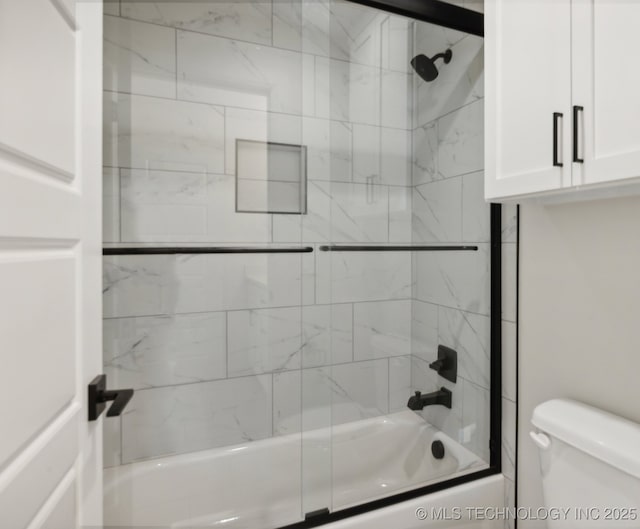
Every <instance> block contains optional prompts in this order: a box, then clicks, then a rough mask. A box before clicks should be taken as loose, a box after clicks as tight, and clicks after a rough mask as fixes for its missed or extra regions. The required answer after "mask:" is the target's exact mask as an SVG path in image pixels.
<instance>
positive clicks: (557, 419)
mask: <svg viewBox="0 0 640 529" xmlns="http://www.w3.org/2000/svg"><path fill="white" fill-rule="evenodd" d="M531 422H532V423H533V425H534V426H535V427H536V429H537V432H531V438H532V439H533V441H534V442H535V444H536V445H537V446H538V448H539V449H540V469H541V473H542V487H543V491H544V501H545V505H544V510H545V511H546V513H545V516H546V520H547V527H549V528H551V529H553V528H557V527H562V528H564V529H569V528H576V529H577V528H585V527H588V528H592V529H595V528H600V527H602V528H609V527H611V528H613V527H616V528H625V529H626V528H631V527H633V528H636V529H638V528H640V425H639V424H636V423H634V422H631V421H628V420H626V419H623V418H621V417H617V416H615V415H612V414H610V413H607V412H605V411H602V410H599V409H597V408H593V407H591V406H587V405H586V404H582V403H580V402H576V401H572V400H567V399H555V400H550V401H547V402H544V403H542V404H540V405H539V406H537V407H536V409H535V410H534V412H533V417H532V420H531Z"/></svg>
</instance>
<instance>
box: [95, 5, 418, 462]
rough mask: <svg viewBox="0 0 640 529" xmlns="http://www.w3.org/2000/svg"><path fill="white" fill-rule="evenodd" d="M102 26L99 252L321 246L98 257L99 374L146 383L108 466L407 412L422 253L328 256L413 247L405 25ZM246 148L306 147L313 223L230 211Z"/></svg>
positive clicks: (353, 10) (312, 10) (114, 19)
mask: <svg viewBox="0 0 640 529" xmlns="http://www.w3.org/2000/svg"><path fill="white" fill-rule="evenodd" d="M104 23H105V26H104V29H105V50H104V58H105V66H104V90H105V97H104V166H105V167H104V241H105V243H106V244H108V245H111V246H118V245H125V246H126V245H159V244H160V245H162V244H166V245H176V244H179V245H202V244H207V245H208V244H214V245H220V244H230V245H233V244H240V245H269V244H284V245H300V244H305V245H312V246H313V247H314V249H315V252H314V253H312V254H277V255H179V256H111V257H106V258H105V259H104V317H105V320H104V363H105V372H106V373H107V375H108V377H109V379H110V380H111V381H112V383H113V384H116V385H119V386H122V387H134V388H135V389H136V390H137V391H136V395H135V397H134V401H133V402H132V405H131V406H130V407H128V409H127V410H126V412H125V414H124V415H123V416H122V419H121V420H110V422H109V426H108V427H107V430H108V435H106V436H105V439H106V442H105V450H106V454H105V461H106V462H107V464H108V465H110V466H111V465H118V464H125V463H129V462H132V461H139V460H143V459H148V458H153V457H158V456H162V455H167V454H175V453H183V452H189V451H193V450H199V449H203V448H211V447H217V446H224V445H229V444H235V443H240V442H243V441H246V440H253V439H256V440H257V439H262V438H265V437H271V436H273V435H284V434H287V433H292V432H297V431H300V430H301V429H305V430H307V429H310V428H316V427H320V426H326V425H329V424H339V423H341V422H346V421H352V420H356V419H359V418H365V417H372V416H376V415H380V414H385V413H388V412H389V411H390V410H397V409H402V408H403V407H404V405H405V403H406V398H407V395H408V392H409V389H410V387H409V386H410V382H411V380H410V367H411V362H410V354H411V306H412V301H411V297H412V290H413V289H412V277H411V266H412V261H411V257H410V254H387V253H382V254H380V255H375V256H373V255H360V254H340V255H339V254H330V253H326V252H320V251H318V250H319V245H320V244H321V243H326V242H337V243H339V242H359V243H363V242H372V243H396V242H398V243H408V242H410V241H411V237H412V235H411V207H412V200H411V193H412V189H413V187H412V174H411V172H412V170H411V165H412V162H411V150H412V145H411V142H412V125H411V121H412V118H411V113H412V105H413V97H412V90H413V80H412V73H411V71H410V68H409V63H408V61H409V59H410V56H409V55H410V53H411V47H412V42H411V40H412V25H411V23H410V22H409V21H408V20H406V19H403V18H400V17H396V16H393V15H389V14H384V13H381V12H377V11H374V10H372V9H367V8H363V7H361V6H357V5H354V4H349V3H346V2H341V1H335V0H332V1H324V0H323V1H319V2H318V1H313V2H306V1H305V2H271V1H267V2H261V1H256V2H247V3H244V2H211V3H199V2H188V3H177V2H147V1H128V0H122V1H120V2H119V3H115V4H110V5H109V9H108V10H107V11H106V13H105V21H104ZM237 139H249V140H259V141H273V142H280V143H289V144H304V145H305V146H306V147H307V178H308V195H307V201H308V212H307V214H306V215H302V216H299V215H283V214H249V213H247V214H242V213H236V211H235V192H236V188H235V186H236V182H235V174H236V152H235V149H236V140H237ZM303 411H304V413H303Z"/></svg>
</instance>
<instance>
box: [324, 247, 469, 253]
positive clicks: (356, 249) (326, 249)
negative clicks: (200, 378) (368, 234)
mask: <svg viewBox="0 0 640 529" xmlns="http://www.w3.org/2000/svg"><path fill="white" fill-rule="evenodd" d="M477 250H478V247H477V246H464V245H462V246H461V245H458V246H451V245H449V246H372V245H358V246H346V245H335V246H330V245H329V246H327V245H325V246H320V251H321V252H475V251H477Z"/></svg>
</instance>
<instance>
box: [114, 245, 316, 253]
mask: <svg viewBox="0 0 640 529" xmlns="http://www.w3.org/2000/svg"><path fill="white" fill-rule="evenodd" d="M311 252H313V246H299V247H290V248H265V247H260V246H137V247H129V248H103V249H102V255H176V254H221V253H225V254H229V253H233V254H250V253H251V254H254V253H311Z"/></svg>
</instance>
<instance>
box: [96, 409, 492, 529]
mask: <svg viewBox="0 0 640 529" xmlns="http://www.w3.org/2000/svg"><path fill="white" fill-rule="evenodd" d="M437 439H439V440H441V441H442V443H443V444H444V446H445V457H444V458H443V459H440V460H437V459H435V458H434V457H433V456H432V455H431V443H432V442H433V441H434V440H437ZM486 466H487V465H486V464H485V463H484V462H483V461H481V460H480V459H478V458H477V457H476V456H475V455H474V454H472V453H471V452H469V451H468V450H466V449H465V448H464V447H462V446H460V445H459V444H457V443H456V442H454V441H453V440H452V439H450V438H449V437H447V436H446V435H444V434H443V433H441V432H439V431H437V430H435V429H434V428H433V427H432V426H430V425H429V424H427V423H425V422H424V421H423V420H422V419H421V418H420V417H419V416H418V415H417V414H415V413H413V412H411V411H408V410H407V411H402V412H397V413H393V414H390V415H387V416H384V417H378V418H374V419H367V420H363V421H357V422H352V423H348V424H343V425H340V426H335V427H333V428H325V429H318V430H313V431H311V432H306V433H304V434H303V435H300V434H292V435H287V436H281V437H275V438H271V439H266V440H262V441H256V442H251V443H247V444H243V445H237V446H233V447H227V448H220V449H213V450H205V451H201V452H195V453H191V454H185V455H177V456H170V457H165V458H161V459H155V460H151V461H144V462H140V463H133V464H129V465H124V466H121V467H115V468H109V469H106V470H105V503H104V510H105V525H106V526H126V527H136V526H163V527H175V528H179V527H211V526H214V527H225V528H227V527H229V528H242V529H253V528H255V529H265V528H270V527H281V526H284V525H287V524H291V523H295V522H298V521H300V520H301V518H302V517H303V516H302V515H301V513H304V512H310V511H314V510H317V509H321V508H324V507H328V508H329V509H330V510H331V511H336V510H340V509H343V508H345V507H349V506H353V505H357V504H361V503H364V502H366V501H369V500H373V499H377V498H381V497H385V496H389V495H392V494H396V493H398V492H401V491H404V490H410V489H413V488H416V486H421V485H426V484H429V483H434V482H437V481H440V480H441V479H442V478H443V477H448V476H452V475H460V474H464V473H469V472H474V471H476V470H479V469H482V468H486ZM496 480H497V481H496ZM465 487H466V489H465ZM478 487H480V488H479V489H478ZM482 487H484V488H482ZM487 487H489V488H487ZM496 487H497V488H496ZM501 487H502V484H501V481H500V480H499V479H498V478H488V481H487V480H480V481H477V482H473V483H470V484H468V485H465V486H464V487H455V488H454V489H450V490H448V491H443V492H440V493H437V494H436V495H430V496H428V497H424V498H421V500H429V502H431V501H432V500H433V499H434V498H437V497H439V496H438V495H442V494H445V496H446V497H448V498H452V497H456V496H455V495H456V494H459V493H460V492H463V496H462V497H460V498H457V499H456V500H455V501H457V502H461V503H457V505H460V506H466V505H469V506H471V505H474V506H475V505H476V504H477V502H478V501H480V502H481V503H480V504H479V505H478V506H482V505H487V503H486V502H489V501H490V503H489V504H490V505H492V506H493V505H496V506H497V505H501V504H502V497H501V492H495V491H496V490H498V489H500V491H501ZM467 489H469V490H473V491H474V492H472V493H471V494H470V496H469V497H466V496H464V494H468V493H467V492H464V491H465V490H467ZM475 489H478V490H475ZM485 489H486V490H485ZM494 496H495V498H494ZM415 501H416V500H413V502H415ZM438 501H440V500H438ZM482 502H485V503H482ZM496 502H499V503H496ZM405 503H406V504H407V505H408V504H410V503H411V502H405ZM405 503H403V504H398V505H405ZM398 505H394V506H392V507H389V508H385V509H381V510H378V511H375V513H374V514H375V515H376V516H377V517H384V516H385V513H387V515H388V513H390V512H395V511H394V509H395V510H397V509H398V508H401V509H402V508H406V506H405V507H398ZM416 505H417V506H426V505H427V504H426V502H425V501H422V502H418V503H417V504H416ZM415 508H417V507H414V508H413V511H412V512H410V513H409V514H410V516H409V520H411V519H413V520H414V521H416V522H417V519H416V517H415ZM405 514H406V513H405ZM371 515H372V513H369V514H366V515H361V516H357V517H354V518H351V519H348V520H344V521H342V522H339V523H336V524H332V527H336V528H337V527H353V528H356V527H360V526H358V525H357V523H358V519H361V520H362V519H364V520H367V518H366V517H370V516H371ZM354 523H355V524H356V525H353V524H354ZM389 523H391V521H388V524H387V525H386V526H384V527H389V526H394V527H398V528H400V527H407V528H408V527H412V526H410V525H406V524H405V525H400V524H398V523H396V521H395V520H394V521H393V523H391V525H389ZM419 526H420V527H426V526H428V527H436V525H427V524H426V522H420V524H419ZM437 526H438V527H441V525H437ZM454 526H455V527H467V526H465V525H460V524H458V525H448V526H447V527H454ZM361 527H372V525H371V522H370V521H369V522H367V525H362V526H361ZM380 527H383V526H382V525H381V526H380ZM442 527H444V526H442ZM474 527H491V526H490V525H477V524H476V525H474Z"/></svg>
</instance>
